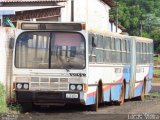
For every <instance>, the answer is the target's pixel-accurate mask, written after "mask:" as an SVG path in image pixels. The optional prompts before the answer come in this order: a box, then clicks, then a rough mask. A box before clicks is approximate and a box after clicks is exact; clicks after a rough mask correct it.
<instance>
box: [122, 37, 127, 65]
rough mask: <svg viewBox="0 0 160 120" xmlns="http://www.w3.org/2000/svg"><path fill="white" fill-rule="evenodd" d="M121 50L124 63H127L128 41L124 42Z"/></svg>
mask: <svg viewBox="0 0 160 120" xmlns="http://www.w3.org/2000/svg"><path fill="white" fill-rule="evenodd" d="M121 50H122V63H126V40H122V43H121Z"/></svg>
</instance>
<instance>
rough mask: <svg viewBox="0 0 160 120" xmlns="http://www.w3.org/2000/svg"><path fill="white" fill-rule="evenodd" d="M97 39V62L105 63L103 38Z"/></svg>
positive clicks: (98, 37) (99, 36) (100, 36)
mask: <svg viewBox="0 0 160 120" xmlns="http://www.w3.org/2000/svg"><path fill="white" fill-rule="evenodd" d="M96 36H97V37H96V38H97V47H96V61H97V62H98V63H102V62H103V36H102V35H96Z"/></svg>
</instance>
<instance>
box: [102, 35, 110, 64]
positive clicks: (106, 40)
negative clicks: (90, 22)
mask: <svg viewBox="0 0 160 120" xmlns="http://www.w3.org/2000/svg"><path fill="white" fill-rule="evenodd" d="M103 43H104V44H103V49H104V62H105V63H110V61H111V50H110V49H111V37H106V36H104V37H103Z"/></svg>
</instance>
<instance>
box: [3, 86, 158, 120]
mask: <svg viewBox="0 0 160 120" xmlns="http://www.w3.org/2000/svg"><path fill="white" fill-rule="evenodd" d="M158 89H160V88H158ZM155 90H157V88H155ZM152 92H154V89H153V90H152ZM0 118H1V119H2V120H148V119H149V120H160V95H158V96H154V95H147V96H146V97H145V100H144V101H137V100H136V99H133V100H128V101H126V102H125V103H124V105H122V106H118V105H116V104H115V103H112V104H111V103H110V104H109V103H105V104H103V105H100V107H99V110H98V111H97V112H91V111H87V108H86V107H85V106H81V105H67V106H57V107H55V106H54V107H49V108H48V107H43V108H40V107H34V109H33V111H31V112H29V113H23V114H11V115H8V116H4V115H3V116H1V117H0ZM6 118H9V119H6Z"/></svg>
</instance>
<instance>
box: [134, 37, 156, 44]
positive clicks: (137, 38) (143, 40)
mask: <svg viewBox="0 0 160 120" xmlns="http://www.w3.org/2000/svg"><path fill="white" fill-rule="evenodd" d="M133 37H134V38H135V40H136V41H139V42H148V43H150V42H153V40H152V39H150V38H145V37H137V36H133Z"/></svg>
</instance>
